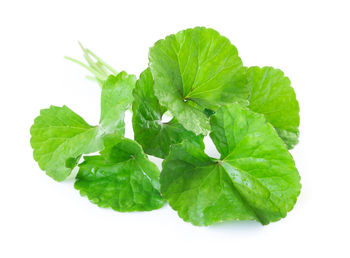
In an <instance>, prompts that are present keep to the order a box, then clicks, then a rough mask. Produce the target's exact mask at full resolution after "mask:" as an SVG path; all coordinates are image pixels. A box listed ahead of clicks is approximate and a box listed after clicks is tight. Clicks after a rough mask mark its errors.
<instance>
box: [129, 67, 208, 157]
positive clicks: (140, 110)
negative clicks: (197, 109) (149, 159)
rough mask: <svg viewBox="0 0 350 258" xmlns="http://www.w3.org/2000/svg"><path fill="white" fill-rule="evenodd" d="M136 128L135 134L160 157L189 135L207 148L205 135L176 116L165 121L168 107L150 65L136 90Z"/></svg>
mask: <svg viewBox="0 0 350 258" xmlns="http://www.w3.org/2000/svg"><path fill="white" fill-rule="evenodd" d="M134 98H135V100H134V102H133V118H132V122H133V129H134V138H135V140H136V141H137V142H138V143H140V144H141V145H142V147H143V149H144V151H145V152H146V153H147V154H149V155H153V156H156V157H159V158H165V157H166V156H167V155H168V154H169V149H170V146H171V145H172V144H176V143H180V142H182V141H183V140H184V139H188V140H190V141H193V142H194V143H197V144H198V145H199V146H201V148H203V149H204V144H203V136H202V135H199V136H196V135H195V134H194V133H193V132H190V131H187V130H186V129H185V128H183V126H182V125H181V124H179V123H178V122H177V121H176V119H172V120H171V121H170V122H167V123H162V116H163V114H164V112H165V111H166V109H165V108H163V107H161V106H160V104H159V102H158V99H157V98H156V97H155V95H154V91H153V78H152V74H151V72H150V71H149V69H146V70H145V71H144V72H143V73H141V75H140V78H139V80H138V81H137V83H136V87H135V90H134Z"/></svg>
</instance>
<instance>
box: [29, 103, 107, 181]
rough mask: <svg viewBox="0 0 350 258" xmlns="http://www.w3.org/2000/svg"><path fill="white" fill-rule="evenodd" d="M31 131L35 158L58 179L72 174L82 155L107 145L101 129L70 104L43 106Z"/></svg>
mask: <svg viewBox="0 0 350 258" xmlns="http://www.w3.org/2000/svg"><path fill="white" fill-rule="evenodd" d="M30 133H31V135H32V138H31V141H30V143H31V145H32V148H33V149H34V159H35V160H36V161H37V162H38V163H39V166H40V168H41V169H42V170H44V171H46V173H47V175H49V176H50V177H52V178H53V179H55V180H57V181H62V180H64V179H65V178H66V177H67V176H69V174H70V173H71V171H72V169H73V168H74V167H75V165H76V163H77V162H78V161H79V158H80V157H81V155H82V154H86V153H92V152H96V151H99V150H101V149H102V148H103V141H102V138H101V136H100V134H99V133H100V132H99V128H98V127H96V126H95V127H94V126H91V125H89V124H87V123H86V122H85V121H84V120H83V119H82V118H81V117H80V116H79V115H77V114H76V113H74V112H73V111H72V110H70V109H69V108H68V107H66V106H63V107H55V106H51V107H50V108H49V109H42V110H41V111H40V116H38V117H37V118H36V119H35V120H34V125H33V126H32V127H31V129H30Z"/></svg>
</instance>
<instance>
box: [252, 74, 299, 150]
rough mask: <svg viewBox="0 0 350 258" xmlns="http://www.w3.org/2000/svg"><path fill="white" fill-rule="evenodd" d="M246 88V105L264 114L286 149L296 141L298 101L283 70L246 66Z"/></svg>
mask: <svg viewBox="0 0 350 258" xmlns="http://www.w3.org/2000/svg"><path fill="white" fill-rule="evenodd" d="M247 80H248V87H249V89H250V97H249V108H250V109H251V110H253V111H255V112H257V113H260V114H264V116H265V118H266V120H267V121H268V122H270V123H271V124H272V125H273V126H274V127H275V128H276V131H277V133H278V134H279V136H280V137H281V138H282V139H283V140H284V142H285V143H286V145H287V147H288V149H292V148H293V147H294V145H296V144H297V143H298V136H299V129H298V127H299V122H300V118H299V104H298V101H297V99H296V96H295V92H294V90H293V88H292V87H291V85H290V84H291V83H290V80H289V79H288V77H286V76H285V75H284V73H283V72H282V71H281V70H279V69H275V68H272V67H263V68H260V67H250V68H248V69H247Z"/></svg>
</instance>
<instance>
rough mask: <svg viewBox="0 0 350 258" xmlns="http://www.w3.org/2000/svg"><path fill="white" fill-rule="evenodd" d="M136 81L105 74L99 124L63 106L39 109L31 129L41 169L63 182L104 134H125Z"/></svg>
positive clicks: (100, 144)
mask: <svg viewBox="0 0 350 258" xmlns="http://www.w3.org/2000/svg"><path fill="white" fill-rule="evenodd" d="M135 82H136V78H135V76H133V75H127V74H126V73H125V72H121V73H119V74H118V75H117V76H112V75H111V76H109V77H108V80H107V81H106V82H105V83H104V84H103V86H102V93H101V120H100V126H91V125H89V124H87V123H86V122H85V121H84V120H83V119H82V118H81V117H80V116H79V115H77V114H76V113H74V112H73V111H72V110H71V109H69V108H68V107H66V106H63V107H55V106H51V107H50V108H49V109H43V110H41V112H40V116H38V117H37V118H36V119H35V120H34V125H33V126H32V127H31V130H30V133H31V136H32V138H31V146H32V148H33V150H34V159H35V160H36V161H37V162H38V163H39V166H40V168H41V169H42V170H44V171H46V173H47V175H49V176H50V177H52V178H53V179H55V180H57V181H63V180H64V179H66V178H67V176H69V175H70V173H71V171H72V169H73V168H74V167H75V166H76V165H77V163H78V162H79V159H80V158H81V156H82V154H88V153H93V152H96V151H100V150H102V149H103V147H104V145H103V137H104V136H105V135H107V134H118V135H119V137H121V136H122V135H124V113H125V110H126V109H127V108H128V107H129V106H130V105H131V103H132V100H133V97H132V90H133V88H134V86H135Z"/></svg>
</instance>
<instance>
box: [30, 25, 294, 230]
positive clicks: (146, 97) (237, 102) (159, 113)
mask: <svg viewBox="0 0 350 258" xmlns="http://www.w3.org/2000/svg"><path fill="white" fill-rule="evenodd" d="M79 45H80V47H81V49H82V51H83V56H84V59H85V61H86V63H83V62H81V61H78V60H76V59H74V58H70V57H65V58H66V59H68V60H70V61H73V62H75V63H77V64H79V65H81V66H82V67H84V68H85V69H87V70H88V71H89V72H90V73H91V74H92V75H91V76H87V78H88V79H90V80H94V81H97V82H98V84H99V85H100V86H101V118H100V123H99V124H98V125H97V126H91V125H89V124H87V123H86V122H85V121H84V120H83V118H81V117H80V116H79V115H77V114H76V113H74V112H73V111H72V110H70V109H69V108H68V107H66V106H63V107H54V106H51V107H50V108H49V109H43V110H41V112H40V116H38V117H37V118H36V119H35V120H34V124H33V126H32V128H31V136H32V138H31V145H32V147H33V150H34V159H35V160H36V161H37V162H38V164H39V166H40V168H41V169H42V170H44V171H45V172H46V173H47V175H49V176H50V177H52V178H53V179H55V180H57V181H62V180H65V179H66V178H67V177H68V176H69V175H70V173H71V171H72V170H73V168H74V167H76V166H79V172H78V174H77V176H76V182H75V188H76V189H77V190H79V191H80V193H81V195H82V196H87V197H88V198H89V200H90V201H91V202H93V203H95V204H97V205H98V206H100V207H111V208H113V209H114V210H117V211H123V212H125V211H149V210H153V209H158V208H160V207H162V205H163V204H164V202H165V201H168V203H169V204H170V206H171V207H172V208H173V209H175V210H176V211H177V212H178V214H179V216H180V217H181V218H182V219H183V220H185V221H188V222H191V223H192V224H194V225H211V224H213V223H217V222H221V221H227V220H257V221H259V222H260V223H261V224H263V225H266V224H268V223H270V222H274V221H278V220H280V219H281V218H284V217H285V216H286V215H287V212H289V211H290V210H291V209H292V208H293V206H294V204H295V202H296V200H297V197H298V195H299V193H300V189H301V184H300V176H299V173H298V171H297V169H296V167H295V163H294V160H293V157H292V156H291V154H290V153H289V151H288V149H291V148H293V147H294V146H295V145H296V144H297V143H298V136H299V121H300V118H299V104H298V101H297V99H296V95H295V92H294V90H293V88H292V87H291V82H290V80H289V79H288V77H286V76H285V75H284V73H283V72H282V71H281V70H279V69H275V68H273V67H262V68H260V67H244V65H243V62H242V60H241V58H240V57H239V55H238V51H237V49H236V47H235V46H234V45H232V44H231V42H230V41H229V40H228V39H227V38H226V37H223V36H222V35H220V34H219V33H218V32H217V31H215V30H213V29H208V28H204V27H196V28H193V29H187V30H182V31H180V32H178V33H176V34H172V35H169V36H167V37H166V38H165V39H162V40H159V41H157V42H156V43H155V44H154V46H152V47H151V48H150V51H149V67H148V68H147V69H145V70H144V71H143V72H142V73H141V75H140V77H139V79H138V80H136V76H133V75H129V74H127V73H126V72H120V73H118V72H117V71H116V70H115V69H113V68H112V67H111V66H110V65H108V64H107V63H106V62H105V61H103V60H102V59H101V58H99V57H98V56H97V55H95V54H94V53H93V52H92V51H91V50H89V49H87V48H85V47H83V45H82V44H81V43H79ZM131 107H132V112H133V119H132V123H133V130H134V138H135V140H131V139H127V138H125V137H124V133H125V124H124V113H125V111H126V110H128V109H130V108H131ZM169 113H170V114H171V115H172V119H171V120H170V121H168V122H163V121H162V117H163V115H164V114H169ZM206 135H208V136H209V137H210V138H211V139H212V140H213V143H214V145H215V147H216V148H217V150H218V152H219V153H220V155H221V156H220V158H218V159H217V158H213V157H210V156H208V155H207V154H206V153H205V151H204V150H205V145H204V142H203V138H204V137H205V136H206ZM94 152H99V153H98V154H96V155H94V156H84V155H85V154H89V153H94ZM146 154H148V155H153V156H156V157H159V158H162V159H164V161H163V164H162V171H161V172H160V171H159V170H158V168H157V167H156V166H155V165H154V164H153V163H152V162H151V161H150V160H149V159H148V157H147V155H146ZM82 156H83V162H81V163H80V160H81V157H82Z"/></svg>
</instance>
